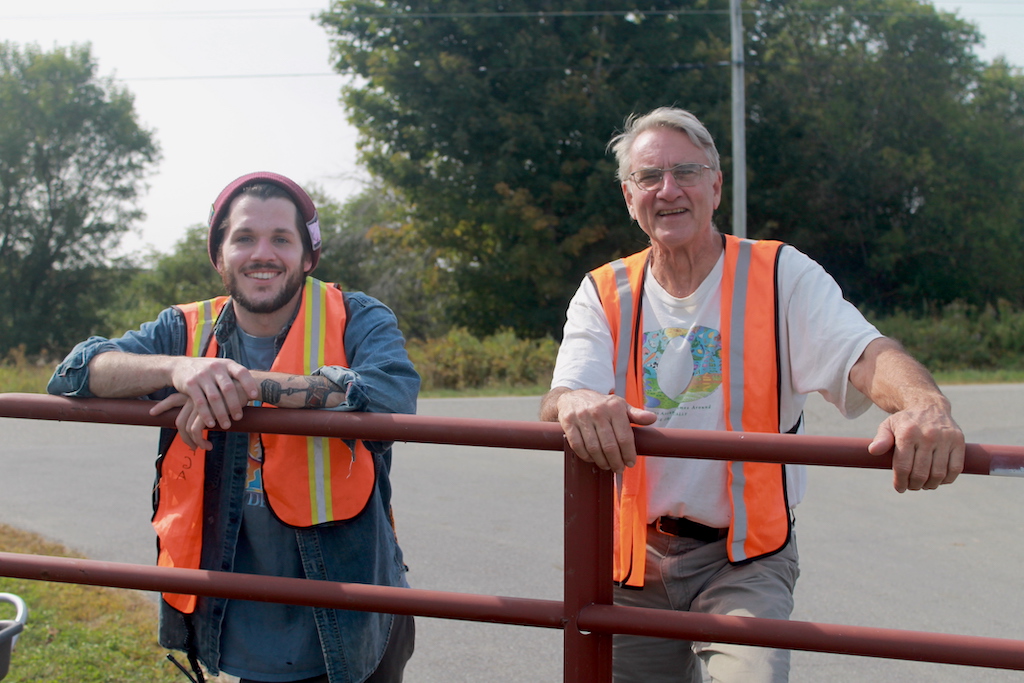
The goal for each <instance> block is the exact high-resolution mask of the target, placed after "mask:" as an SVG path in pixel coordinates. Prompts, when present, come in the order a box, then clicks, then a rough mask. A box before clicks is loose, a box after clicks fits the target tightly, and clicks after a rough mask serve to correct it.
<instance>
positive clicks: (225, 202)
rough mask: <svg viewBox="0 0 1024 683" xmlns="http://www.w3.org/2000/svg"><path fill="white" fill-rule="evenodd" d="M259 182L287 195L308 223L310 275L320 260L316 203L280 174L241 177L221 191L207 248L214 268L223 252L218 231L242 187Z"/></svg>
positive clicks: (318, 219)
mask: <svg viewBox="0 0 1024 683" xmlns="http://www.w3.org/2000/svg"><path fill="white" fill-rule="evenodd" d="M260 183H270V184H272V185H277V186H278V187H280V188H281V189H282V190H284V191H285V192H287V193H288V195H289V196H290V197H291V198H292V200H293V201H294V202H295V206H296V207H297V208H298V210H299V214H300V215H301V216H302V221H303V222H304V223H305V224H306V229H307V230H308V231H309V241H310V244H312V245H313V253H312V254H311V255H310V256H311V263H312V265H310V267H309V272H312V271H313V269H314V268H316V264H317V263H318V262H319V261H320V218H319V216H317V213H316V206H315V205H314V204H313V200H312V199H310V198H309V195H308V194H306V191H305V190H303V189H302V188H301V187H299V186H298V184H297V183H295V182H294V181H293V180H290V179H288V178H286V177H284V176H283V175H280V174H278V173H267V172H258V173H247V174H246V175H244V176H242V177H241V178H237V179H235V180H233V181H232V182H231V184H229V185H228V186H227V187H225V188H224V189H223V190H221V193H220V194H219V195H217V199H216V201H214V202H213V206H212V207H211V208H210V236H209V239H207V245H208V248H209V251H210V261H211V262H212V263H213V265H214V267H216V266H217V251H218V250H219V249H220V238H221V235H219V234H218V233H217V228H218V227H219V226H220V224H221V223H222V222H223V221H224V219H225V218H226V217H227V215H228V210H229V209H230V207H231V200H233V199H234V198H235V197H236V196H237V195H238V193H239V192H241V191H242V189H243V188H245V187H248V186H250V185H257V184H260Z"/></svg>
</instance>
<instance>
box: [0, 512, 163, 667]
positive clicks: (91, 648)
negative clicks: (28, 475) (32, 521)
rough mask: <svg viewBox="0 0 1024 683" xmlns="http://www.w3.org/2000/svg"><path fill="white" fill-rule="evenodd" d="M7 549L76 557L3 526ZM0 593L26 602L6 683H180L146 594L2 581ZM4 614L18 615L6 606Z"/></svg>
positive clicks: (2, 543) (0, 539) (1, 544)
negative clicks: (142, 682) (24, 620)
mask: <svg viewBox="0 0 1024 683" xmlns="http://www.w3.org/2000/svg"><path fill="white" fill-rule="evenodd" d="M0 548H2V549H3V550H4V551H5V552H18V553H30V554H34V555H56V556H63V557H77V555H75V554H74V553H71V552H69V551H68V550H67V549H66V548H64V547H62V546H58V545H56V544H52V543H47V542H45V541H42V540H41V539H39V538H38V537H35V536H32V535H31V534H27V533H25V532H21V531H18V530H16V529H13V528H12V527H9V526H6V525H3V524H0ZM0 592H5V593H14V594H15V595H17V596H19V597H20V598H21V599H22V600H24V601H25V604H26V606H27V607H28V622H27V624H26V626H25V630H24V631H22V633H21V635H20V636H19V637H18V642H17V647H16V649H15V651H14V653H13V656H12V657H11V669H10V672H9V673H8V675H7V677H6V678H5V679H4V681H5V683H8V682H9V683H19V682H21V681H76V683H105V682H106V681H134V680H145V681H167V683H176V682H178V681H181V680H182V678H181V674H180V673H178V672H177V670H176V669H175V668H174V666H173V665H172V664H171V663H170V662H168V661H167V660H166V659H165V653H166V650H164V649H163V648H161V647H160V646H159V645H157V642H156V622H157V616H156V606H155V605H154V604H153V603H152V602H150V601H149V600H147V599H146V598H145V597H144V596H143V595H142V594H140V593H136V592H133V591H126V590H115V589H110V588H100V587H95V586H79V585H75V584H66V583H50V582H45V581H29V580H26V579H9V578H0ZM3 611H4V614H3V615H2V616H3V618H5V619H9V618H11V617H12V616H13V614H10V615H9V614H7V613H6V611H7V610H6V606H5V609H4V610H3Z"/></svg>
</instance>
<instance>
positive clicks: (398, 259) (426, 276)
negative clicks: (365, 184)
mask: <svg viewBox="0 0 1024 683" xmlns="http://www.w3.org/2000/svg"><path fill="white" fill-rule="evenodd" d="M311 196H312V197H313V200H314V201H315V202H316V205H317V211H318V212H319V214H320V227H321V230H322V232H323V250H324V251H323V253H324V254H325V258H323V259H321V261H320V265H319V267H318V268H317V271H316V273H315V274H316V277H318V278H320V279H321V280H328V281H331V282H337V283H339V284H341V285H342V287H344V288H345V289H346V290H351V291H363V292H366V293H367V294H369V295H370V296H373V297H376V298H377V299H379V300H380V301H382V302H384V303H385V304H386V305H387V306H388V307H390V308H391V310H393V311H394V312H395V316H396V317H397V318H398V322H399V325H400V327H401V329H402V332H403V333H404V334H405V336H406V337H407V338H420V339H427V338H430V337H436V336H439V335H441V334H443V333H444V332H445V331H447V327H448V326H447V324H446V323H445V321H446V320H447V319H449V318H450V314H449V313H448V311H447V307H448V306H451V305H453V303H454V301H455V295H454V293H453V292H452V291H451V287H450V283H449V279H448V272H447V270H446V269H444V268H441V267H438V265H437V250H436V249H434V248H432V247H431V246H429V245H427V244H424V243H423V242H422V240H420V239H419V237H418V235H417V234H416V233H415V232H414V231H413V229H412V224H411V222H410V221H411V218H410V215H409V211H408V208H407V204H406V203H405V202H404V201H402V200H401V198H400V197H399V195H398V194H397V193H396V192H395V191H394V190H380V189H376V188H368V189H366V190H364V191H363V192H361V193H359V194H357V195H355V196H354V197H352V198H350V199H348V200H347V201H346V202H345V203H344V204H338V203H337V201H336V200H334V199H332V198H330V197H327V196H326V195H324V194H323V193H322V192H319V191H316V190H313V191H311Z"/></svg>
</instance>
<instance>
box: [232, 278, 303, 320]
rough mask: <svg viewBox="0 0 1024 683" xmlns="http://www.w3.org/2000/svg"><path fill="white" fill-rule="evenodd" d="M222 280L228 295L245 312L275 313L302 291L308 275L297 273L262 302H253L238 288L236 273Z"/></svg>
mask: <svg viewBox="0 0 1024 683" xmlns="http://www.w3.org/2000/svg"><path fill="white" fill-rule="evenodd" d="M221 280H223V282H224V288H225V289H226V290H227V292H228V294H230V295H231V298H232V300H234V302H235V303H236V304H238V305H239V306H241V307H242V308H244V309H245V310H247V311H249V312H250V313H260V314H263V313H274V312H276V311H279V310H281V308H283V307H284V306H285V305H286V304H287V303H288V302H289V301H291V300H292V297H294V296H295V294H296V293H297V292H298V291H299V290H300V289H302V285H303V283H304V282H305V280H306V274H305V273H303V272H301V271H297V272H295V273H294V274H293V275H292V276H291V277H289V278H288V279H287V280H285V282H284V284H283V285H282V286H281V289H280V291H278V293H277V294H276V295H274V296H273V297H272V298H270V299H265V300H262V301H253V300H252V299H250V298H249V297H248V296H246V294H245V293H244V292H242V288H241V287H239V286H238V277H237V275H236V274H235V273H233V272H230V273H223V274H222V275H221Z"/></svg>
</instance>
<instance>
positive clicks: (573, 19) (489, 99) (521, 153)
mask: <svg viewBox="0 0 1024 683" xmlns="http://www.w3.org/2000/svg"><path fill="white" fill-rule="evenodd" d="M605 6H607V7H608V8H610V9H614V10H633V11H632V12H628V13H627V12H624V11H610V12H607V13H602V12H601V11H599V9H598V11H595V9H596V8H600V7H605ZM437 7H438V5H437V3H435V2H429V1H428V0H410V1H408V2H388V1H384V0H338V1H337V2H335V3H334V5H333V9H332V10H331V11H328V12H326V13H324V14H323V15H322V17H321V21H322V23H323V24H324V26H325V27H327V29H328V30H329V31H330V32H331V33H332V34H333V36H335V38H334V40H333V50H334V55H335V58H336V68H337V69H338V70H339V71H341V72H343V73H348V74H352V75H355V76H358V78H357V79H354V80H353V83H352V85H350V86H348V87H346V88H345V89H344V92H343V100H344V102H345V104H346V106H347V107H348V110H349V118H350V120H351V121H352V123H353V124H355V125H356V127H357V128H358V129H359V132H360V135H361V145H362V158H363V161H364V162H365V163H366V165H367V167H368V169H369V170H370V172H371V173H373V174H374V175H375V176H376V177H378V178H380V179H381V180H382V181H383V183H384V184H386V185H390V186H392V187H395V188H397V189H398V190H399V191H400V192H401V195H402V196H403V197H405V198H406V199H408V200H409V202H410V212H411V214H412V216H413V220H412V225H413V229H414V230H415V231H416V233H417V235H418V236H419V237H420V238H421V239H422V240H423V241H424V242H425V243H427V244H429V245H431V246H433V247H434V248H436V249H437V251H438V254H437V255H438V256H439V257H440V259H441V260H442V262H443V263H445V264H446V265H447V267H448V268H450V271H451V276H452V278H453V281H454V284H455V287H456V291H457V297H458V302H459V305H458V306H455V307H453V310H452V313H453V316H454V322H456V323H459V324H465V325H467V326H469V327H470V328H471V329H472V330H473V331H474V332H475V333H477V334H489V333H491V332H493V331H494V330H496V329H499V328H501V327H513V328H515V329H516V330H517V331H519V332H520V333H522V334H528V335H534V336H539V335H543V334H547V333H552V332H556V331H557V330H558V329H559V328H560V327H561V322H562V319H563V313H564V309H565V303H566V301H567V299H568V297H569V295H570V294H571V293H572V291H573V290H574V289H575V287H576V286H577V285H578V283H579V281H580V278H581V277H582V276H583V274H584V273H585V272H586V271H587V270H588V269H590V268H593V267H595V266H597V265H599V264H600V263H601V262H603V261H606V260H607V259H608V258H609V257H610V256H612V255H614V254H622V253H630V252H633V251H636V250H637V249H639V248H642V247H643V242H642V241H641V239H640V238H641V237H642V234H641V233H640V232H639V231H638V230H636V229H635V227H633V226H630V224H629V222H628V216H627V214H626V211H625V209H624V207H623V204H622V198H621V194H620V193H619V190H618V188H617V185H616V183H615V181H614V165H613V162H612V160H611V159H610V158H609V157H608V155H606V153H605V145H606V144H607V141H608V139H609V138H610V137H611V135H612V133H613V132H614V131H615V130H616V129H617V128H619V127H621V125H622V122H623V119H624V117H625V116H626V115H627V114H628V113H630V112H632V111H642V110H646V109H649V108H652V107H654V106H657V105H660V104H666V103H667V104H678V105H680V106H684V107H689V108H694V109H697V110H699V111H700V112H701V114H702V117H703V118H704V119H705V120H706V121H708V122H709V123H710V124H711V125H712V126H713V127H714V126H715V124H716V122H722V121H724V122H728V109H726V108H724V107H723V105H724V103H726V102H727V98H728V96H729V84H728V76H727V74H726V75H724V76H719V75H715V74H714V71H715V65H716V64H719V63H721V62H722V61H723V60H727V59H728V55H729V46H728V43H727V42H726V41H727V39H728V14H727V10H726V9H725V8H726V7H727V5H726V3H725V2H724V0H714V1H712V2H705V1H703V0H701V1H698V2H691V3H685V9H679V7H680V3H678V2H667V1H665V0H647V1H646V2H631V1H629V0H617V2H615V3H614V4H612V3H604V2H602V3H595V2H593V0H558V1H557V2H556V1H555V0H543V1H540V2H538V1H537V0H530V1H529V2H527V1H526V0H510V1H508V2H503V3H501V4H500V6H498V7H497V9H495V10H494V11H481V4H480V3H479V2H473V1H471V0H453V1H451V2H447V3H445V4H444V9H443V11H440V10H437ZM641 8H642V9H641ZM667 46H671V47H667ZM709 67H710V68H709ZM723 78H724V80H723ZM666 100H667V101H666Z"/></svg>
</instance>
